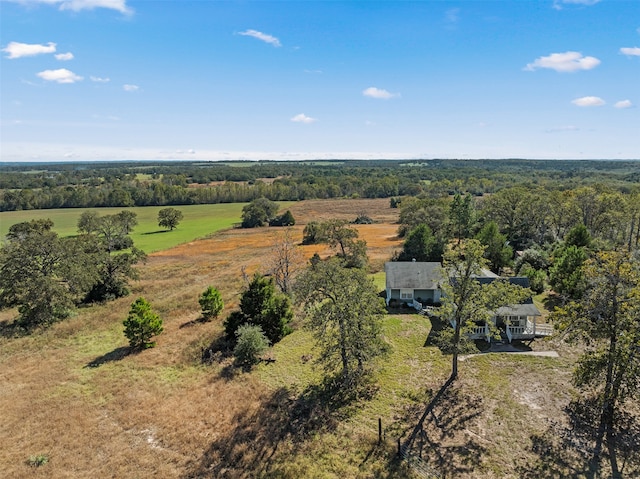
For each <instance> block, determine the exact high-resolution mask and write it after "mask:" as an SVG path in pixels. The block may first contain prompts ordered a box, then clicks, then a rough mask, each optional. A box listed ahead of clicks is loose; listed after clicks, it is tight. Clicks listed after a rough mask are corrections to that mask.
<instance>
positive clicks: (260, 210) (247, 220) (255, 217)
mask: <svg viewBox="0 0 640 479" xmlns="http://www.w3.org/2000/svg"><path fill="white" fill-rule="evenodd" d="M279 208H280V206H279V205H278V203H276V202H275V201H271V200H268V199H267V198H257V199H255V200H253V201H252V202H251V203H249V204H248V205H246V206H245V207H243V208H242V227H243V228H256V227H259V226H264V225H266V224H269V222H270V221H271V220H272V219H273V218H275V216H276V214H277V213H278V209H279Z"/></svg>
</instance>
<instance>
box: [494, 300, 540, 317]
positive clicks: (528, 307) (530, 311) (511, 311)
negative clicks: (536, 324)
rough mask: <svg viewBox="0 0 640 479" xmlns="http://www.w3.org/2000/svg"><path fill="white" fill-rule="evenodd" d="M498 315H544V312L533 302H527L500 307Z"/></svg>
mask: <svg viewBox="0 0 640 479" xmlns="http://www.w3.org/2000/svg"><path fill="white" fill-rule="evenodd" d="M496 316H542V314H541V313H540V310H539V309H538V308H536V305H535V304H533V302H530V303H529V302H527V303H524V304H513V305H509V306H503V307H501V308H498V310H497V311H496Z"/></svg>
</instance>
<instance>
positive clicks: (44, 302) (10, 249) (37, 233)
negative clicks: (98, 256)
mask: <svg viewBox="0 0 640 479" xmlns="http://www.w3.org/2000/svg"><path fill="white" fill-rule="evenodd" d="M52 225H53V223H52V222H50V221H48V220H47V222H42V221H40V220H36V221H34V222H27V223H22V224H18V225H14V226H15V227H12V229H11V230H10V232H9V235H7V238H8V242H7V243H6V244H4V245H2V247H0V307H3V308H4V307H13V306H17V307H18V312H19V314H20V316H19V318H18V320H17V324H18V325H20V326H21V327H24V328H26V329H32V328H35V327H37V326H47V325H50V324H51V323H53V322H56V321H59V320H61V319H64V318H66V317H68V316H69V314H70V313H71V311H72V309H73V307H74V305H75V304H76V303H77V302H78V301H79V300H80V299H81V297H82V296H83V295H84V294H85V293H86V291H87V289H88V288H89V287H90V285H91V284H92V283H93V282H94V281H95V269H94V268H93V267H91V264H90V262H89V258H88V257H87V255H85V253H84V251H83V250H82V249H81V248H80V247H79V243H78V241H76V240H75V239H72V238H59V237H58V235H57V233H55V232H53V231H51V230H50V228H51V226H52Z"/></svg>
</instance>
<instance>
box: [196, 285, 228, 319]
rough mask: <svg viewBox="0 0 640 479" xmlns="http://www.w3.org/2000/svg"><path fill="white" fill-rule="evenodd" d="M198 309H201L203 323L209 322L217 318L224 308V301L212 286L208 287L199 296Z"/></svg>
mask: <svg viewBox="0 0 640 479" xmlns="http://www.w3.org/2000/svg"><path fill="white" fill-rule="evenodd" d="M198 302H199V303H200V307H201V308H202V318H203V319H204V320H205V321H211V319H213V318H217V317H218V315H219V314H220V312H221V311H222V309H223V308H224V301H222V296H221V295H220V292H219V291H218V290H217V289H216V288H214V287H213V286H209V287H208V288H207V289H206V290H205V291H204V292H203V293H202V294H201V295H200V299H199V300H198Z"/></svg>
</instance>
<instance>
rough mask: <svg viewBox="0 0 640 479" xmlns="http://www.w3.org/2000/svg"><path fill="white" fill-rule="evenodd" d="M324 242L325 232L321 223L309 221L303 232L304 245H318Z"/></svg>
mask: <svg viewBox="0 0 640 479" xmlns="http://www.w3.org/2000/svg"><path fill="white" fill-rule="evenodd" d="M324 240H325V238H324V231H323V229H322V225H321V223H320V222H318V221H309V223H307V224H306V225H305V227H304V229H303V230H302V244H318V243H322V242H323V241H324Z"/></svg>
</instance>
